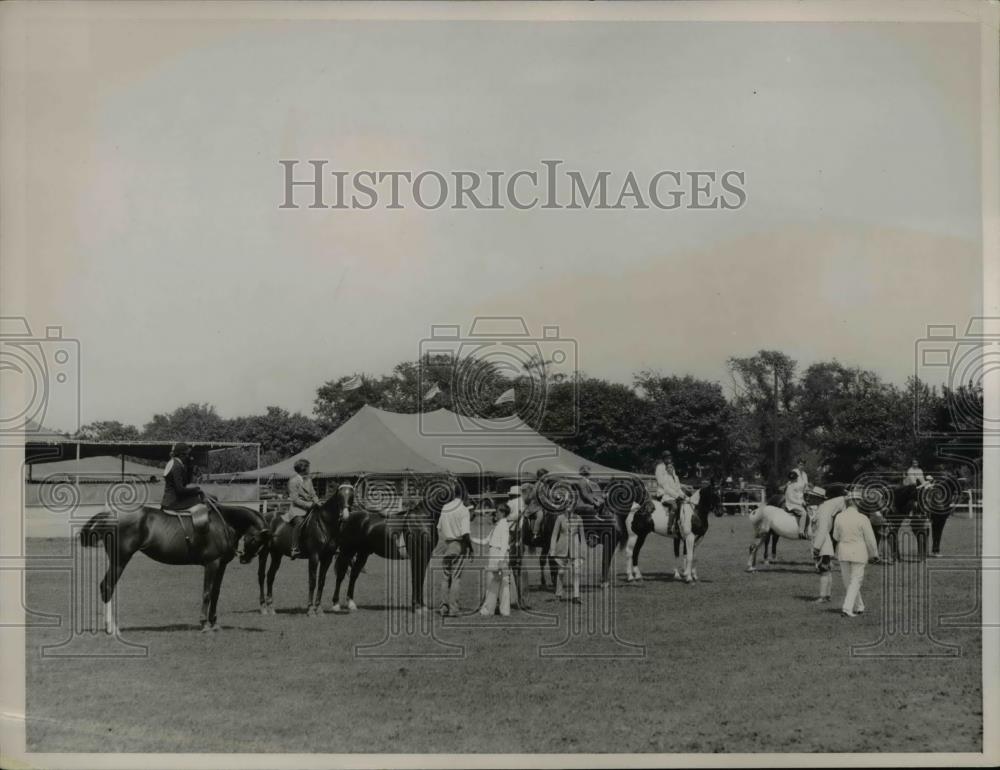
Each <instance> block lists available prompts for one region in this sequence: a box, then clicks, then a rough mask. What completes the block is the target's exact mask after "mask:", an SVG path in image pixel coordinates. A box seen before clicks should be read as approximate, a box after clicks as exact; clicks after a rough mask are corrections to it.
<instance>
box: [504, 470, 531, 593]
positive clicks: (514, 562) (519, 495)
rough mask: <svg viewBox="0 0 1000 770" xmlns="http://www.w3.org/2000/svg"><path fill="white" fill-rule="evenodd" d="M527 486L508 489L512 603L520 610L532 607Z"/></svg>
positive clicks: (515, 485) (515, 486) (514, 486)
mask: <svg viewBox="0 0 1000 770" xmlns="http://www.w3.org/2000/svg"><path fill="white" fill-rule="evenodd" d="M527 495H528V490H527V487H526V486H525V487H520V486H518V485H517V484H514V485H513V486H511V488H510V489H508V490H507V510H508V513H507V523H508V526H509V527H510V572H511V578H512V579H513V585H514V590H513V596H512V599H511V601H512V603H513V604H515V605H516V606H517V608H518V609H520V610H527V609H530V607H529V606H528V599H527V593H526V589H527V580H526V579H525V575H524V536H525V530H524V527H525V526H526V522H525V518H524V511H525V508H526V507H527Z"/></svg>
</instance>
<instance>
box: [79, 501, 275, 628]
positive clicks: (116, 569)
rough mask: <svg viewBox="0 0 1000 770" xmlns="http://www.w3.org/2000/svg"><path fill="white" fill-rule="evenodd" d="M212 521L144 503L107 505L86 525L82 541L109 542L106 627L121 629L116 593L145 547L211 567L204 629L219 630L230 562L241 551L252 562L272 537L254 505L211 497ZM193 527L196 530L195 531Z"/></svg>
mask: <svg viewBox="0 0 1000 770" xmlns="http://www.w3.org/2000/svg"><path fill="white" fill-rule="evenodd" d="M208 508H209V512H208V515H207V521H205V522H203V523H202V524H201V525H200V526H199V527H198V528H196V527H195V522H194V517H192V516H191V515H189V514H183V513H181V514H178V513H173V512H170V511H164V510H162V509H160V508H155V507H152V506H143V507H142V508H139V509H137V510H134V511H122V512H115V511H101V512H100V513H97V514H95V515H94V516H92V517H91V518H90V520H89V521H87V523H86V524H84V526H83V528H82V529H81V530H80V535H79V537H80V544H81V545H82V546H84V547H88V548H98V547H101V546H103V547H104V551H105V553H106V554H107V556H108V569H107V572H106V573H105V575H104V579H103V580H101V600H102V601H103V602H104V620H105V630H106V631H107V633H109V634H117V633H118V626H117V624H116V622H115V618H114V612H113V610H112V606H111V597H112V596H113V595H114V592H115V586H116V585H117V584H118V580H119V579H120V578H121V576H122V573H123V572H124V571H125V567H126V566H128V563H129V560H130V559H131V558H132V557H133V556H135V554H137V553H139V552H140V551H141V552H142V553H144V554H146V555H147V556H148V557H150V558H151V559H154V560H156V561H158V562H161V563H163V564H175V565H183V564H201V565H203V566H204V568H205V581H204V588H203V589H202V597H201V630H202V632H206V631H219V630H220V627H219V624H218V616H217V607H218V603H219V591H220V589H221V588H222V578H223V576H224V575H225V573H226V566H227V565H228V564H229V562H230V561H232V559H233V557H234V556H236V555H237V552H238V551H237V547H238V544H239V543H240V542H242V544H243V548H242V550H241V551H239V560H240V563H241V564H249V563H250V562H251V561H252V560H253V558H254V557H255V556H256V555H257V552H258V551H259V550H260V549H261V548H266V547H267V545H268V542H269V541H270V539H271V530H270V529H269V528H268V526H267V521H266V520H265V519H264V516H263V515H262V514H260V513H258V512H257V511H255V510H253V509H252V508H245V507H243V506H239V505H223V504H221V503H218V502H217V501H215V500H214V499H209V500H208ZM189 531H190V534H189Z"/></svg>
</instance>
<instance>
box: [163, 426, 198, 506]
mask: <svg viewBox="0 0 1000 770" xmlns="http://www.w3.org/2000/svg"><path fill="white" fill-rule="evenodd" d="M170 455H171V457H170V460H169V462H167V467H166V468H164V469H163V481H164V484H163V500H162V501H161V502H160V507H161V508H163V509H165V510H171V511H187V510H189V509H194V508H195V507H196V506H201V507H202V508H203V509H204V510H205V511H207V510H208V507H207V506H206V505H205V495H204V493H203V492H202V491H201V487H199V486H196V485H192V484H191V478H192V476H193V475H194V470H193V467H192V466H193V463H192V462H191V447H189V446H188V445H187V444H185V443H184V442H183V441H178V442H177V443H176V444H174V446H173V448H172V449H171V450H170ZM191 512H192V513H195V512H196V511H194V510H192V511H191Z"/></svg>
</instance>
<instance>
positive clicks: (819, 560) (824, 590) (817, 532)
mask: <svg viewBox="0 0 1000 770" xmlns="http://www.w3.org/2000/svg"><path fill="white" fill-rule="evenodd" d="M846 508H847V498H846V497H845V496H844V495H838V496H837V497H831V498H830V499H829V500H824V501H823V502H822V503H820V505H819V508H817V510H816V526H815V528H814V529H813V537H812V553H813V560H814V561H815V563H816V572H818V573H819V598H818V599H815V602H816V603H817V604H825V603H827V602H829V601H830V589H831V587H832V583H833V575H832V573H831V572H830V570H831V567H832V564H833V557H834V556H835V555H836V552H835V551H834V549H833V538H832V537H831V533H832V531H833V522H834V518H835V517H836V516H837V514H839V513H841V512H842V511H844V509H846Z"/></svg>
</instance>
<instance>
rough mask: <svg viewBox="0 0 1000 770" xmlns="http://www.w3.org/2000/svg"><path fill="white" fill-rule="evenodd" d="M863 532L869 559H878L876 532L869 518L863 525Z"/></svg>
mask: <svg viewBox="0 0 1000 770" xmlns="http://www.w3.org/2000/svg"><path fill="white" fill-rule="evenodd" d="M861 531H862V533H863V535H864V538H865V545H866V546H868V558H869V559H877V558H878V543H877V542H876V540H875V530H873V529H872V523H871V522H870V521H869V520H868V519H867V518H865V519H864V521H862V523H861Z"/></svg>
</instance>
